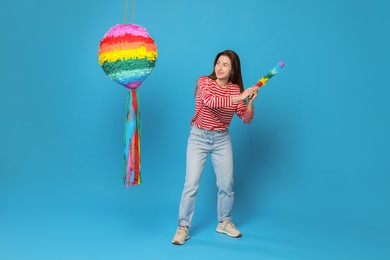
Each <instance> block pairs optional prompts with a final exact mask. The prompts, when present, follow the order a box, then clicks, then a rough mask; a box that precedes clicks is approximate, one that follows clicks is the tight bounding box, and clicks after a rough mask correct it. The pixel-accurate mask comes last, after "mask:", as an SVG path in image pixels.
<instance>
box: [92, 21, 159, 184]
mask: <svg viewBox="0 0 390 260" xmlns="http://www.w3.org/2000/svg"><path fill="white" fill-rule="evenodd" d="M98 56H99V64H100V66H101V67H102V69H103V70H104V72H105V73H106V74H107V76H108V77H109V78H110V79H111V80H113V81H115V82H117V83H119V84H121V85H122V86H124V87H125V88H127V89H129V92H128V95H127V104H126V119H125V120H126V121H125V129H124V132H125V133H124V146H125V147H124V154H123V179H124V182H125V185H126V187H129V186H130V185H136V184H140V183H141V164H140V137H141V123H140V113H139V110H138V96H137V90H138V88H139V87H140V85H141V84H142V82H143V81H144V80H145V79H146V78H147V77H148V76H149V74H150V73H151V71H152V70H153V68H154V66H155V63H156V60H157V47H156V44H155V43H154V40H153V39H152V38H151V37H150V35H149V33H148V32H147V31H146V29H145V28H144V27H142V26H140V25H137V24H117V25H115V26H114V27H112V28H110V30H109V31H108V32H107V33H106V34H105V35H104V37H103V39H102V40H101V41H100V46H99V51H98Z"/></svg>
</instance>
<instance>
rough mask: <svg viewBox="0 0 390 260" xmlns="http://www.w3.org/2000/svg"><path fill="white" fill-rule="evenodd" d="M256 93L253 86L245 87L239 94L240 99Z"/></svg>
mask: <svg viewBox="0 0 390 260" xmlns="http://www.w3.org/2000/svg"><path fill="white" fill-rule="evenodd" d="M256 93H257V91H256V89H255V88H254V87H250V88H247V89H245V90H244V91H243V92H242V93H241V94H240V98H241V100H245V99H246V98H251V97H253V95H255V94H256Z"/></svg>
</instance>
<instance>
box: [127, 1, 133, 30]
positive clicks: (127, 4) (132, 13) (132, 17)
mask: <svg viewBox="0 0 390 260" xmlns="http://www.w3.org/2000/svg"><path fill="white" fill-rule="evenodd" d="M131 2H132V3H131V23H132V24H134V0H132V1H131ZM127 6H128V0H126V3H125V24H126V14H127Z"/></svg>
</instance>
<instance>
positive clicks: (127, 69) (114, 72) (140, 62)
mask: <svg viewBox="0 0 390 260" xmlns="http://www.w3.org/2000/svg"><path fill="white" fill-rule="evenodd" d="M98 56H99V64H100V66H101V67H102V68H103V70H104V72H105V73H106V74H107V76H108V77H109V78H110V79H111V80H113V81H115V82H117V83H119V84H121V85H123V86H125V87H126V88H129V89H136V88H138V87H139V86H140V85H141V84H142V82H143V81H144V80H145V79H146V78H147V77H148V76H149V74H150V72H151V71H152V70H153V68H154V65H155V63H156V59H157V47H156V44H155V43H154V40H153V39H152V38H151V37H150V35H149V33H148V32H147V31H146V29H145V28H144V27H142V26H140V25H137V24H117V25H115V26H114V27H112V28H111V29H110V30H109V31H108V32H107V33H106V34H105V35H104V37H103V39H102V40H101V41H100V46H99V51H98Z"/></svg>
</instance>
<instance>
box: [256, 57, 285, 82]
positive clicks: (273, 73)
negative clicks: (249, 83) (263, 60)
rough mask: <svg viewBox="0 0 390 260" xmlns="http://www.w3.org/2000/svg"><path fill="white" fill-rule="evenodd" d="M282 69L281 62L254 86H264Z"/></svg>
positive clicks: (282, 64)
mask: <svg viewBox="0 0 390 260" xmlns="http://www.w3.org/2000/svg"><path fill="white" fill-rule="evenodd" d="M283 67H284V62H283V61H281V62H279V63H278V65H276V66H275V67H274V68H273V69H272V70H270V71H269V72H268V73H267V75H265V76H263V77H262V78H261V79H260V80H259V82H258V83H257V84H256V85H255V86H258V87H261V86H263V85H265V84H266V83H267V81H268V80H269V79H270V78H272V77H273V76H275V75H276V74H277V73H278V72H279V71H280V70H281V69H282V68H283Z"/></svg>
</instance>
